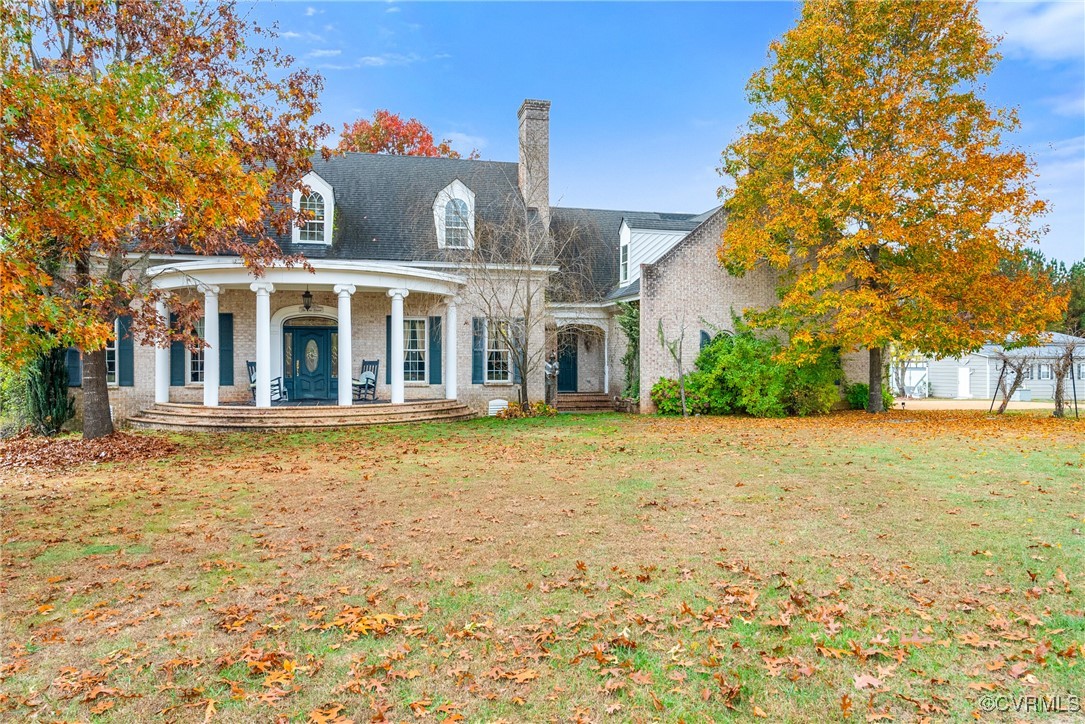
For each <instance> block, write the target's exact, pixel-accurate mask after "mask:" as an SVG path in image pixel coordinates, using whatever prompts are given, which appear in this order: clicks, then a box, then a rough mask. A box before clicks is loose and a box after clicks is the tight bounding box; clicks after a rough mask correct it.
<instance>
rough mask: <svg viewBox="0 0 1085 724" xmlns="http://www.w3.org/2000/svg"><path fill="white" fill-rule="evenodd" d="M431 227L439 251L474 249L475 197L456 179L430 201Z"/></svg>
mask: <svg viewBox="0 0 1085 724" xmlns="http://www.w3.org/2000/svg"><path fill="white" fill-rule="evenodd" d="M433 224H434V227H435V231H436V232H437V247H438V248H439V249H471V248H473V247H474V246H475V194H474V192H473V191H471V189H469V188H467V186H466V185H465V184H464V183H463V182H462V181H460V180H459V179H456V180H455V181H453V182H452V183H450V184H449V185H448V186H446V187H444V188H443V189H441V190H440V191H439V192H438V193H437V198H436V199H434V201H433Z"/></svg>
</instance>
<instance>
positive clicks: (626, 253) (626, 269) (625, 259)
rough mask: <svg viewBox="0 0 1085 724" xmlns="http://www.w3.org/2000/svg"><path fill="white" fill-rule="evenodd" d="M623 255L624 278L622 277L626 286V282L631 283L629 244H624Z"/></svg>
mask: <svg viewBox="0 0 1085 724" xmlns="http://www.w3.org/2000/svg"><path fill="white" fill-rule="evenodd" d="M621 254H622V262H621V269H622V276H621V281H622V283H623V284H624V283H625V282H627V281H629V244H622V251H621Z"/></svg>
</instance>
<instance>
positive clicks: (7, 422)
mask: <svg viewBox="0 0 1085 724" xmlns="http://www.w3.org/2000/svg"><path fill="white" fill-rule="evenodd" d="M29 421H30V410H29V409H28V408H27V401H26V375H25V374H23V373H22V372H16V371H14V370H11V369H8V368H3V369H0V437H3V436H4V434H6V433H12V432H16V431H18V430H21V429H23V428H24V427H26V425H27V424H28V423H29Z"/></svg>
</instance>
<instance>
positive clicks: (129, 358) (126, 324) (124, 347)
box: [117, 314, 136, 387]
mask: <svg viewBox="0 0 1085 724" xmlns="http://www.w3.org/2000/svg"><path fill="white" fill-rule="evenodd" d="M131 328H132V318H131V317H130V316H128V315H127V314H126V315H124V316H123V317H118V318H117V384H118V385H120V386H121V387H131V386H133V385H134V384H136V374H135V359H134V358H135V350H134V345H133V344H132V335H130V334H129V333H128V330H129V329H131Z"/></svg>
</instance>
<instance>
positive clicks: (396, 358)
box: [388, 289, 410, 405]
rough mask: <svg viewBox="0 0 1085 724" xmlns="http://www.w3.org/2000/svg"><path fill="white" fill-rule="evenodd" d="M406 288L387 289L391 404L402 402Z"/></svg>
mask: <svg viewBox="0 0 1085 724" xmlns="http://www.w3.org/2000/svg"><path fill="white" fill-rule="evenodd" d="M409 293H410V292H408V291H407V290H406V289H389V290H388V296H390V297H391V298H392V330H391V331H392V358H391V359H389V360H388V365H389V367H388V370H389V371H390V372H391V373H392V404H393V405H397V404H399V403H401V402H403V298H404V297H406V296H407V295H408V294H409Z"/></svg>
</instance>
